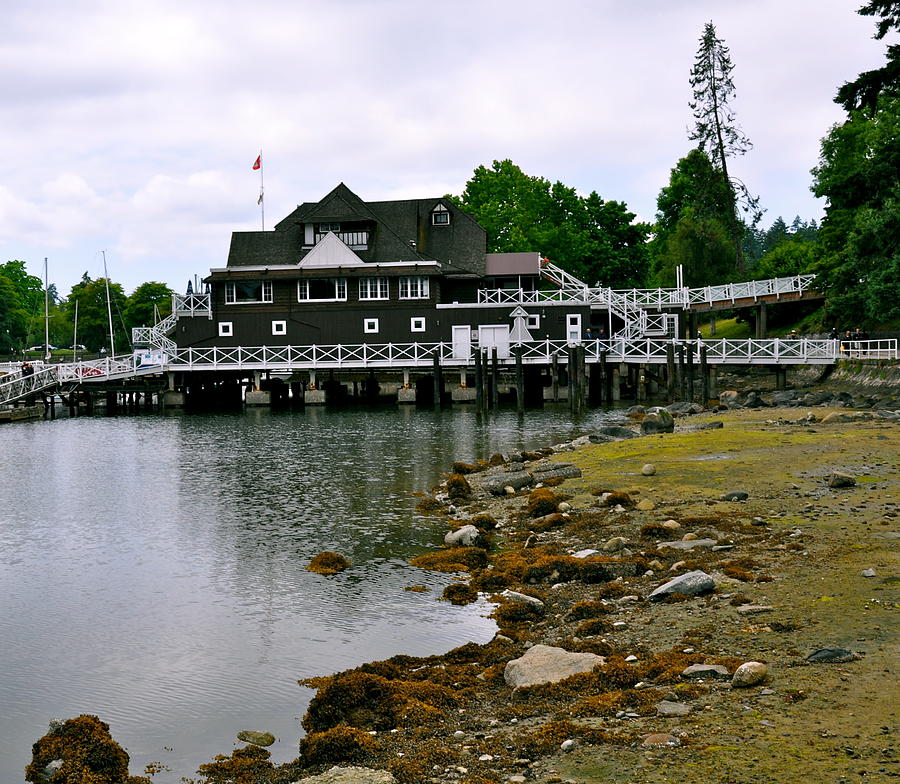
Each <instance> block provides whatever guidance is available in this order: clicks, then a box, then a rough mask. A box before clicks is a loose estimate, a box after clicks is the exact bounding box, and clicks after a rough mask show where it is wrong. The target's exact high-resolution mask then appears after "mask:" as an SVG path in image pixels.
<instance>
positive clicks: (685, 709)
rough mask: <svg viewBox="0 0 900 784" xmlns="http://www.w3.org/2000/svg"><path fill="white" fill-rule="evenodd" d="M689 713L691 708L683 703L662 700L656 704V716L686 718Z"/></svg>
mask: <svg viewBox="0 0 900 784" xmlns="http://www.w3.org/2000/svg"><path fill="white" fill-rule="evenodd" d="M690 712H691V706H690V705H688V704H686V703H684V702H670V701H669V700H662V701H660V702H657V703H656V715H657V716H687V715H688V714H689V713H690Z"/></svg>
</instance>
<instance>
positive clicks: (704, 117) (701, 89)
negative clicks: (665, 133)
mask: <svg viewBox="0 0 900 784" xmlns="http://www.w3.org/2000/svg"><path fill="white" fill-rule="evenodd" d="M733 70H734V64H733V63H732V62H731V53H730V52H729V50H728V47H727V46H726V45H725V41H724V40H723V39H721V38H719V37H718V36H717V35H716V28H715V25H714V24H713V23H712V22H707V23H706V25H704V27H703V35H702V36H701V37H700V48H699V49H698V50H697V57H696V59H695V60H694V66H693V68H691V78H690V84H691V88H692V90H693V92H694V100H693V101H690V102H689V104H688V105H689V106H690V107H691V111H692V112H693V113H694V121H695V124H694V130H693V131H691V133H690V134H689V138H690V139H691V141H696V142H697V146H698V147H699V148H700V149H701V150H703V151H704V152H706V153H707V154H708V155H709V158H710V160H711V161H712V164H713V166H714V167H715V168H716V170H717V171H719V172H721V175H722V178H723V179H724V181H725V184H726V186H727V188H728V189H729V191H730V192H731V202H732V208H731V212H732V215H731V217H730V219H729V221H728V229H729V233H730V234H731V238H732V242H733V243H734V247H735V259H736V261H737V267H738V269H742V268H743V266H744V254H743V248H742V245H743V236H744V232H745V226H744V222H743V221H742V220H741V218H740V215H739V213H738V201H739V200H740V201H741V202H742V204H743V206H744V209H745V211H747V212H751V213H752V215H753V222H754V223H755V222H756V221H758V220H759V215H760V212H759V206H758V201H759V200H758V199H754V198H753V197H751V196H750V192H749V191H748V190H747V188H746V186H745V185H744V184H743V183H742V182H740V181H738V180H736V179H734V178H732V177H731V175H730V174H729V173H728V159H729V158H730V157H734V156H737V155H743V154H744V153H746V152H747V151H748V150H750V149H751V148H752V147H753V145H752V144H751V142H750V139H749V138H747V136H745V135H744V133H743V132H742V131H741V129H740V128H739V127H738V125H737V119H736V117H735V113H734V110H733V109H732V108H731V100H732V98H734V95H735V88H734V81H733V80H732V78H731V72H732V71H733Z"/></svg>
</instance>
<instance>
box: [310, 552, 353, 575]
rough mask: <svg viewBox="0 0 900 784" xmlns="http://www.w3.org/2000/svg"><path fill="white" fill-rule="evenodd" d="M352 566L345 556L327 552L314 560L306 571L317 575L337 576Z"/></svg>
mask: <svg viewBox="0 0 900 784" xmlns="http://www.w3.org/2000/svg"><path fill="white" fill-rule="evenodd" d="M352 565H353V564H351V563H350V561H348V560H347V559H346V558H344V556H343V555H339V554H338V553H332V552H328V551H326V552H324V553H319V554H318V555H317V556H316V557H315V558H313V559H312V560H311V561H310V562H309V565H308V566H307V567H306V569H307V571H310V572H315V573H316V574H337V573H338V572H342V571H344V569H346V568H347V567H348V566H352Z"/></svg>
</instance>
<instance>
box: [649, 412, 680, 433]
mask: <svg viewBox="0 0 900 784" xmlns="http://www.w3.org/2000/svg"><path fill="white" fill-rule="evenodd" d="M641 432H642V433H643V434H644V435H652V434H654V433H673V432H675V419H674V418H673V417H672V415H671V414H670V413H669V412H668V411H666V409H664V408H651V409H650V411H649V412H648V413H647V414H646V415H645V416H644V418H643V420H641Z"/></svg>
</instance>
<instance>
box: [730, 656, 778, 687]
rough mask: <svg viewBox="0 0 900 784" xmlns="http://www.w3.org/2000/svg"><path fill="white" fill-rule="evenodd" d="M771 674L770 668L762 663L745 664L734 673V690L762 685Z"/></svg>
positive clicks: (732, 682) (732, 684)
mask: <svg viewBox="0 0 900 784" xmlns="http://www.w3.org/2000/svg"><path fill="white" fill-rule="evenodd" d="M768 674H769V668H768V667H767V666H766V665H765V664H763V663H762V662H756V661H750V662H744V663H743V664H742V665H741V666H740V667H738V668H737V669H736V670H735V671H734V677H733V678H732V679H731V688H732V689H746V688H749V687H750V686H756V685H757V684H759V683H762V682H763V681H764V680H765V679H766V677H767V676H768Z"/></svg>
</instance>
